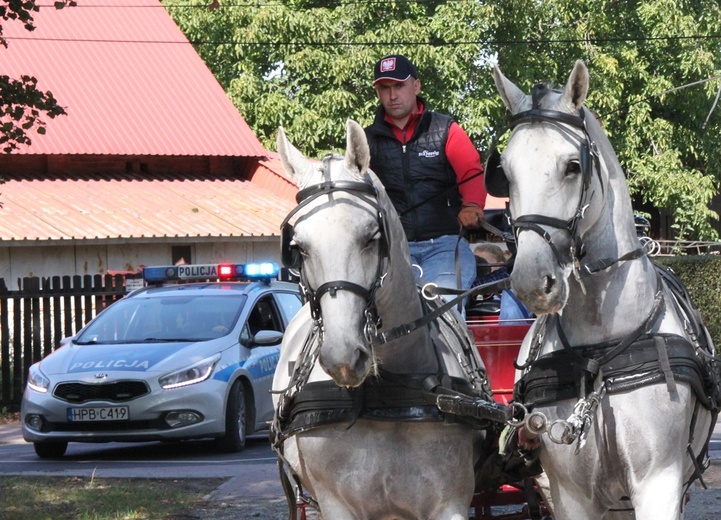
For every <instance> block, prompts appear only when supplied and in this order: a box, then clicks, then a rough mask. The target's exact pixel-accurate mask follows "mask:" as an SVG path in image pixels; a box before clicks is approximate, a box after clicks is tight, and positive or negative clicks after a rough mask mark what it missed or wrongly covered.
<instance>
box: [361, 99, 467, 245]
mask: <svg viewBox="0 0 721 520" xmlns="http://www.w3.org/2000/svg"><path fill="white" fill-rule="evenodd" d="M421 102H422V103H423V104H424V105H425V106H426V109H425V110H424V111H423V113H422V114H421V119H420V121H419V122H418V124H417V126H416V129H415V131H414V133H413V138H412V139H411V140H410V141H409V142H407V143H406V144H405V145H403V144H401V143H400V142H399V141H398V140H397V139H396V138H395V136H394V135H393V131H392V130H391V128H390V125H389V124H388V123H387V122H385V121H384V117H385V111H384V110H383V107H379V108H378V111H377V112H376V117H375V121H374V122H373V124H372V125H370V126H369V127H367V128H366V129H365V131H366V136H367V137H368V144H369V145H370V151H371V170H373V172H375V174H376V175H378V178H379V179H380V180H381V182H382V183H383V186H384V187H385V189H386V191H387V192H388V196H389V197H390V199H391V201H392V202H393V205H394V206H395V208H396V211H397V212H398V214H399V215H400V217H401V222H402V223H403V229H404V230H405V232H406V237H407V238H408V240H409V241H415V240H428V239H431V238H437V237H439V236H442V235H458V231H459V229H460V228H459V224H458V213H459V212H460V210H461V204H462V203H463V201H462V199H461V195H460V193H459V192H458V186H457V181H456V174H455V172H454V171H453V168H451V165H450V164H449V162H448V159H447V158H446V141H447V140H448V130H449V128H450V126H451V123H452V122H453V120H452V119H451V118H450V117H449V116H446V115H443V114H438V113H436V112H431V111H430V110H428V108H427V107H428V105H427V104H426V103H425V101H424V100H422V99H421Z"/></svg>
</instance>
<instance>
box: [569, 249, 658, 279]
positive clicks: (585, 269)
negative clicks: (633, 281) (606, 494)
mask: <svg viewBox="0 0 721 520" xmlns="http://www.w3.org/2000/svg"><path fill="white" fill-rule="evenodd" d="M645 255H646V251H645V250H644V249H643V248H640V247H639V248H638V249H634V250H633V251H629V252H628V253H626V254H625V255H622V256H620V257H618V258H601V259H599V260H596V261H595V262H590V263H588V264H585V265H582V266H581V269H582V270H581V276H582V277H585V276H590V275H592V274H595V273H598V272H600V271H604V270H606V269H608V268H609V267H611V266H613V265H615V264H617V263H619V262H625V261H627V260H637V259H638V258H641V257H643V256H645Z"/></svg>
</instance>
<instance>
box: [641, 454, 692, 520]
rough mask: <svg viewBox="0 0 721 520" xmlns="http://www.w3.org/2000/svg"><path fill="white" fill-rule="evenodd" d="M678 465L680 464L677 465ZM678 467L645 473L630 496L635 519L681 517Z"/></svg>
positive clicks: (673, 519)
mask: <svg viewBox="0 0 721 520" xmlns="http://www.w3.org/2000/svg"><path fill="white" fill-rule="evenodd" d="M679 466H680V465H679ZM681 483H682V475H681V468H680V467H670V468H666V469H665V470H664V471H661V472H658V473H657V474H654V475H647V476H646V477H645V478H644V479H643V483H642V484H641V485H639V486H638V487H637V488H636V489H635V490H634V492H633V494H632V496H631V501H632V502H633V506H634V510H635V511H636V519H637V520H665V519H667V520H678V519H680V518H682V517H681V501H682V499H683V493H682V492H681V490H682V488H681Z"/></svg>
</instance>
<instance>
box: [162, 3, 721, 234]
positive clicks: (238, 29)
mask: <svg viewBox="0 0 721 520" xmlns="http://www.w3.org/2000/svg"><path fill="white" fill-rule="evenodd" d="M207 1H209V0H205V1H203V2H201V1H200V0H164V2H165V5H166V8H167V9H168V11H169V12H170V13H171V15H172V16H173V17H174V18H175V20H176V22H177V23H178V24H179V26H180V27H181V29H182V30H183V31H184V32H185V34H186V35H187V36H188V38H189V39H190V40H191V41H193V42H194V43H195V45H196V47H197V49H198V51H199V52H200V54H201V56H202V57H203V59H204V60H205V61H206V63H207V64H208V66H209V67H210V68H211V70H212V71H213V72H214V74H215V75H216V77H217V78H218V79H219V81H220V82H221V83H222V84H223V86H224V87H225V88H226V90H227V92H228V95H229V96H230V98H231V99H232V100H233V102H234V103H235V105H236V106H237V107H238V109H239V110H240V112H241V113H242V114H243V116H244V117H245V118H246V120H247V121H248V123H249V124H250V125H251V127H252V128H253V129H254V131H255V132H256V134H257V135H258V136H259V138H260V139H261V141H262V142H263V143H264V144H265V146H266V147H268V148H270V149H273V148H274V139H275V132H276V129H277V127H278V126H279V125H282V126H284V127H285V128H286V130H287V131H288V133H289V135H290V136H292V138H293V139H294V140H295V141H296V142H297V143H298V144H299V146H300V147H301V148H303V151H304V152H306V153H308V154H309V155H313V156H320V155H322V154H323V153H324V152H326V151H329V150H332V149H335V148H336V147H339V146H342V136H343V122H344V121H345V119H346V118H349V117H350V118H353V119H356V120H357V121H359V122H360V123H361V124H367V123H369V122H370V120H371V118H372V116H373V113H374V108H375V106H376V104H377V103H376V99H375V93H374V91H373V89H372V87H371V79H372V78H371V76H372V66H373V63H374V62H375V61H376V60H377V59H378V58H380V57H382V56H383V55H385V54H389V53H395V52H399V53H404V54H406V55H408V56H409V57H410V58H411V59H412V60H413V61H414V62H415V63H416V65H417V66H418V68H419V73H420V76H421V80H422V83H423V94H424V95H425V96H426V97H427V98H428V100H429V101H430V103H431V105H432V106H433V107H434V108H435V109H437V110H439V111H443V112H446V113H450V114H451V115H453V116H454V117H455V118H456V119H457V120H458V121H459V123H460V124H461V125H462V126H463V127H464V128H465V129H466V131H467V132H468V133H469V135H470V136H471V138H472V139H473V140H474V141H475V142H476V144H477V146H478V147H479V149H481V150H482V152H483V151H485V150H487V149H488V148H489V146H490V143H491V141H492V140H493V138H494V136H495V134H496V133H498V132H500V131H501V130H502V129H503V128H504V126H505V121H506V117H507V114H506V113H505V109H504V107H503V105H502V103H501V101H500V98H499V96H498V94H497V92H496V91H495V87H494V85H493V80H492V73H491V63H493V62H497V63H499V65H500V67H501V69H502V70H503V72H504V74H505V75H506V76H508V77H509V78H511V79H512V80H513V81H514V82H516V83H517V84H518V85H519V86H520V87H522V88H523V89H524V90H526V91H529V90H530V88H531V86H532V84H533V83H534V82H535V81H537V80H539V79H553V80H556V81H557V82H562V81H565V79H566V77H567V76H568V73H569V72H570V70H571V68H572V66H573V62H574V61H575V60H576V59H579V58H581V59H583V60H584V61H585V62H586V63H587V65H588V67H589V70H590V73H591V91H590V94H589V99H588V102H587V104H588V106H589V107H590V108H593V109H595V110H596V111H597V112H599V113H600V114H601V116H602V118H603V121H604V125H605V128H606V131H607V132H608V133H609V136H610V137H611V141H612V142H613V143H614V146H615V147H616V151H617V152H618V155H619V158H620V160H621V163H622V164H623V166H624V168H625V169H626V171H627V174H628V177H629V182H630V186H631V190H632V192H633V193H634V194H635V196H636V198H637V199H638V200H639V201H642V202H646V203H649V204H652V205H653V206H655V207H657V208H663V209H666V210H668V211H670V212H671V213H672V215H673V217H674V226H675V227H676V230H677V233H678V237H679V238H699V239H712V238H716V233H715V232H714V230H713V229H712V227H711V226H712V223H713V220H714V219H717V218H718V217H717V215H716V214H715V213H713V212H712V211H710V210H709V209H708V204H709V202H710V201H711V198H712V197H713V196H714V195H715V194H716V192H717V186H718V182H719V179H720V178H721V161H720V159H721V157H719V156H720V155H721V151H720V149H719V147H718V145H717V137H716V136H718V135H719V130H721V128H719V127H720V126H721V118H720V116H719V111H721V109H719V111H716V112H713V113H711V109H712V106H713V103H714V98H715V96H716V93H717V92H718V91H719V88H721V63H720V62H721V52H720V51H721V43H720V42H721V40H720V37H721V12H720V8H719V5H718V3H717V2H716V1H712V0H695V1H693V2H687V1H681V0H645V1H627V2H619V1H618V0H585V1H578V0H540V1H537V2H529V1H527V0H504V1H503V2H497V1H493V2H491V1H487V0H455V1H445V2H444V1H433V0H426V1H423V0H418V1H410V0H408V1H404V0H398V1H390V0H376V1H373V0H371V1H367V2H361V1H357V0H339V1H337V2H320V1H312V0H273V1H270V0H263V1H248V0H244V1H243V2H239V1H238V0H214V1H213V4H212V5H210V6H209V5H208V4H207V3H206V2H207ZM696 82H699V83H696ZM691 83H696V84H695V85H693V86H690V87H688V88H683V89H678V87H680V86H683V85H687V84H691ZM709 115H710V117H709ZM707 119H708V121H707Z"/></svg>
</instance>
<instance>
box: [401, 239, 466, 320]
mask: <svg viewBox="0 0 721 520" xmlns="http://www.w3.org/2000/svg"><path fill="white" fill-rule="evenodd" d="M456 244H458V261H459V262H460V266H461V289H464V290H468V289H470V288H471V284H472V283H473V280H474V279H475V278H476V257H475V255H474V254H473V251H471V246H470V245H469V244H468V240H466V239H465V238H461V240H460V242H459V241H458V237H457V236H455V235H443V236H440V237H438V238H432V239H430V240H419V241H416V242H409V244H408V245H409V246H410V248H411V263H413V264H418V265H420V266H421V269H423V278H420V279H418V275H419V273H418V272H417V270H416V279H418V283H419V284H420V285H421V286H423V285H425V284H427V283H429V282H433V283H435V284H436V285H438V286H439V287H450V288H452V289H456V288H457V287H458V283H457V282H456ZM444 298H445V299H446V300H452V299H453V298H455V295H452V294H450V295H448V296H444ZM463 311H464V313H465V306H464V309H463Z"/></svg>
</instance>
